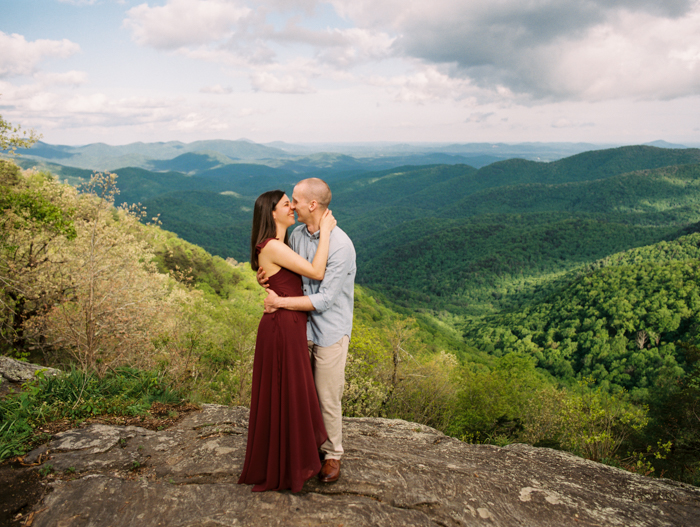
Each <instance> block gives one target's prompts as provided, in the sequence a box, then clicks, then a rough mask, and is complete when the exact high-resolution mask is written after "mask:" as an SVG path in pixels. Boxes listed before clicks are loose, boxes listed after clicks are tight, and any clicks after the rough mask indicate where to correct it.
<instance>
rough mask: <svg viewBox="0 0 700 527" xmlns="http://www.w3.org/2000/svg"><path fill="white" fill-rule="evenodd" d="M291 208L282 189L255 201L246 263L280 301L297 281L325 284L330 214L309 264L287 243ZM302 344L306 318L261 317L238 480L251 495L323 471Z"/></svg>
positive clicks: (298, 484)
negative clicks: (260, 272) (250, 489)
mask: <svg viewBox="0 0 700 527" xmlns="http://www.w3.org/2000/svg"><path fill="white" fill-rule="evenodd" d="M294 221H295V220H294V211H293V210H292V208H291V203H290V201H289V198H288V197H287V196H286V195H285V193H284V192H282V191H281V190H272V191H270V192H265V193H264V194H262V195H261V196H260V197H258V199H257V200H256V202H255V209H254V211H253V232H252V234H251V241H250V245H251V255H250V265H251V267H252V268H253V270H254V271H257V270H258V267H262V268H263V270H264V271H265V275H266V276H268V277H269V281H268V284H269V286H270V288H271V289H273V290H274V291H275V293H277V294H278V295H280V296H303V293H302V290H301V277H300V276H299V275H304V276H308V277H309V278H313V279H315V280H322V279H323V275H324V274H325V271H326V261H327V260H328V243H329V238H330V232H331V230H332V229H333V227H335V225H336V221H335V219H334V218H333V215H332V214H331V212H330V211H326V213H325V215H324V216H323V219H322V220H321V226H320V228H321V232H320V233H319V242H318V250H317V251H316V255H315V256H314V260H313V262H311V263H309V262H308V261H307V260H305V259H304V258H302V257H301V256H299V255H298V254H296V253H295V252H294V251H293V250H292V249H291V248H290V247H289V246H288V245H287V229H288V228H289V227H290V226H292V225H294ZM326 438H327V434H326V429H325V427H324V426H323V418H322V417H321V410H320V409H319V405H318V397H317V396H316V388H315V386H314V379H313V375H312V372H311V362H310V361H309V351H308V347H307V341H306V313H304V312H300V311H287V310H284V309H280V310H278V311H275V312H274V313H265V314H264V315H263V317H262V320H261V321H260V325H259V326H258V336H257V340H256V342H255V359H254V362H253V387H252V395H251V403H250V421H249V426H248V446H247V448H246V455H245V463H244V464H243V472H242V474H241V477H240V479H239V480H238V483H247V484H254V487H253V491H254V492H257V491H264V490H283V489H291V490H292V492H299V491H300V490H301V488H302V487H303V485H304V482H305V481H306V480H308V479H309V478H311V477H312V476H314V475H316V474H318V472H319V471H320V470H321V462H320V460H319V455H318V447H320V446H321V444H322V443H323V442H324V441H325V440H326Z"/></svg>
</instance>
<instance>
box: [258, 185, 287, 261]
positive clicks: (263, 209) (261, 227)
mask: <svg viewBox="0 0 700 527" xmlns="http://www.w3.org/2000/svg"><path fill="white" fill-rule="evenodd" d="M282 196H284V192H283V191H281V190H269V191H267V192H265V193H264V194H260V196H258V199H256V200H255V207H254V208H253V231H252V232H251V234H250V266H251V267H252V268H253V271H257V270H258V251H257V250H256V246H257V245H258V244H259V243H261V242H263V241H265V240H267V239H268V238H275V237H277V225H275V219H274V218H273V217H272V211H274V210H275V207H277V204H278V203H279V202H280V200H281V199H282ZM288 241H289V233H287V232H285V233H284V243H288Z"/></svg>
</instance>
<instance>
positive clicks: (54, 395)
mask: <svg viewBox="0 0 700 527" xmlns="http://www.w3.org/2000/svg"><path fill="white" fill-rule="evenodd" d="M181 399H182V396H181V394H179V393H177V392H174V391H172V389H171V388H170V387H169V385H168V383H167V382H166V381H165V379H164V377H163V375H162V374H161V373H156V372H149V371H138V370H133V369H130V368H118V369H116V370H115V371H110V372H108V373H107V374H106V375H105V376H104V377H102V378H99V377H98V376H97V375H95V374H94V373H90V372H83V371H80V370H71V371H70V372H68V373H65V374H61V375H58V376H52V377H44V376H43V375H41V374H39V375H38V377H37V379H36V380H34V381H32V382H30V383H26V384H25V385H24V386H23V387H22V390H21V391H19V392H16V393H10V394H9V395H7V396H6V397H5V398H4V399H0V460H3V459H6V458H8V457H12V456H19V455H23V454H25V453H26V452H27V451H28V450H29V449H30V448H32V446H33V445H35V444H36V443H39V442H41V441H43V440H45V439H46V437H47V436H46V434H41V433H39V432H37V428H39V427H40V426H41V425H42V424H44V423H47V422H51V421H55V420H58V419H69V420H71V421H77V420H83V419H86V418H89V417H95V416H98V415H113V416H114V415H117V416H119V415H123V416H134V415H141V414H144V413H145V412H146V411H147V410H148V408H150V406H151V404H152V403H153V402H155V401H159V402H163V403H177V402H180V401H181Z"/></svg>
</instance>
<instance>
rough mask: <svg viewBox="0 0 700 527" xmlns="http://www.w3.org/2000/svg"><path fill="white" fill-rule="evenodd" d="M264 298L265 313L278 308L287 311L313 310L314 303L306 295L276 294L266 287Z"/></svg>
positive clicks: (272, 311)
mask: <svg viewBox="0 0 700 527" xmlns="http://www.w3.org/2000/svg"><path fill="white" fill-rule="evenodd" d="M267 291H268V295H267V297H266V298H265V313H274V312H275V311H277V310H278V309H288V310H289V311H313V310H314V309H315V308H314V305H313V304H312V303H311V300H309V297H308V296H278V295H277V293H275V292H274V291H273V290H272V289H268V290H267Z"/></svg>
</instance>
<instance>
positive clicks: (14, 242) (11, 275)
mask: <svg viewBox="0 0 700 527" xmlns="http://www.w3.org/2000/svg"><path fill="white" fill-rule="evenodd" d="M75 195H76V193H75V190H74V189H72V188H70V187H68V186H66V185H60V184H58V183H56V181H55V180H54V179H53V177H52V176H51V175H50V174H48V173H43V172H31V171H30V172H26V173H25V174H22V172H21V171H20V169H19V167H18V166H17V165H16V164H14V163H12V162H10V161H4V160H0V209H2V212H1V213H0V256H1V258H0V336H1V337H2V340H1V341H0V349H3V351H4V352H5V353H7V352H8V350H14V353H15V354H18V355H25V354H26V353H27V341H26V339H25V335H24V323H25V322H26V321H27V320H29V319H30V318H31V317H33V316H35V315H37V314H38V313H39V312H41V310H42V309H43V308H44V307H45V306H46V305H49V304H51V303H53V302H54V301H55V300H56V298H57V297H59V296H60V295H61V294H63V289H62V284H61V283H59V282H57V281H56V280H54V279H53V277H52V275H53V273H54V272H55V265H56V264H57V263H58V262H59V261H60V259H61V255H60V254H59V253H57V251H56V249H57V247H58V246H59V245H60V243H61V240H70V239H73V238H75V236H76V231H75V225H74V223H73V217H72V214H73V210H72V208H71V204H72V203H73V202H74V200H75Z"/></svg>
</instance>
